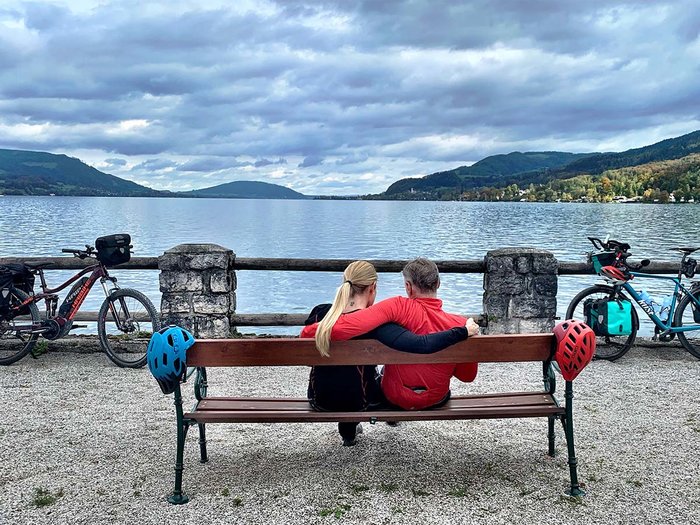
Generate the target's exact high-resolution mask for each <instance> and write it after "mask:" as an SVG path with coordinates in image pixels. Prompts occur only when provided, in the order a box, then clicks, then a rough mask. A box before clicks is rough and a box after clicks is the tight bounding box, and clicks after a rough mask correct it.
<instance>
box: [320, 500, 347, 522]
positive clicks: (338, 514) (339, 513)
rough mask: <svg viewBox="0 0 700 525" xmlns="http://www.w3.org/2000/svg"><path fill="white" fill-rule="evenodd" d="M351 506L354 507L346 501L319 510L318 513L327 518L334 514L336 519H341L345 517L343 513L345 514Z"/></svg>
mask: <svg viewBox="0 0 700 525" xmlns="http://www.w3.org/2000/svg"><path fill="white" fill-rule="evenodd" d="M351 508H352V507H351V506H350V505H347V504H345V503H341V504H340V505H338V506H336V507H333V508H327V509H321V510H319V511H318V515H319V516H321V517H322V518H326V517H328V516H333V517H335V518H336V519H340V518H342V517H343V514H345V513H346V512H347V511H349V510H350V509H351Z"/></svg>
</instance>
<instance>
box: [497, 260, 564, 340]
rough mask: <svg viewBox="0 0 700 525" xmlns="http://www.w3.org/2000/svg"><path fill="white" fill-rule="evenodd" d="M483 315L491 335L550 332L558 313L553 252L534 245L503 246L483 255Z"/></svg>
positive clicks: (556, 270) (555, 263)
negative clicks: (525, 246) (484, 267)
mask: <svg viewBox="0 0 700 525" xmlns="http://www.w3.org/2000/svg"><path fill="white" fill-rule="evenodd" d="M485 266H486V272H485V273H484V316H485V317H486V320H487V322H488V330H487V331H488V333H490V334H519V333H538V332H551V331H552V328H553V327H554V320H555V318H556V315H557V284H558V282H557V279H558V277H557V273H558V269H559V262H558V261H557V260H556V259H555V258H554V255H553V254H552V253H550V252H547V251H544V250H538V249H535V248H502V249H499V250H493V251H490V252H488V253H487V254H486V257H485Z"/></svg>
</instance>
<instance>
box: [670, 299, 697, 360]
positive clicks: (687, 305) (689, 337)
mask: <svg viewBox="0 0 700 525" xmlns="http://www.w3.org/2000/svg"><path fill="white" fill-rule="evenodd" d="M691 324H694V325H697V324H698V323H697V322H695V318H694V316H693V303H692V301H691V300H690V295H687V294H686V295H684V296H683V298H682V299H681V301H680V302H679V303H678V306H677V307H676V313H675V314H674V315H673V326H688V325H691ZM676 335H677V336H678V340H679V341H680V342H681V344H682V345H683V348H685V349H686V350H687V351H688V352H690V353H691V354H693V355H694V356H695V357H697V358H698V359H700V326H698V330H693V331H691V332H677V333H676ZM693 335H695V336H696V337H697V338H698V339H697V340H696V342H693Z"/></svg>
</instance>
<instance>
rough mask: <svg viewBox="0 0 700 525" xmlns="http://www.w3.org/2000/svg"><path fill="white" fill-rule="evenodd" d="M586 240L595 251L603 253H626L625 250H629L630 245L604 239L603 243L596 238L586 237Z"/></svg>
mask: <svg viewBox="0 0 700 525" xmlns="http://www.w3.org/2000/svg"><path fill="white" fill-rule="evenodd" d="M588 240H589V241H591V244H593V246H594V247H595V248H596V249H597V250H604V251H611V250H615V251H618V250H619V251H620V252H623V253H624V252H626V251H627V250H629V249H630V245H629V244H627V243H626V242H620V241H615V240H613V239H606V240H604V241H602V240H600V239H599V238H598V237H588Z"/></svg>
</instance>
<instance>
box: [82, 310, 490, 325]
mask: <svg viewBox="0 0 700 525" xmlns="http://www.w3.org/2000/svg"><path fill="white" fill-rule="evenodd" d="M145 315H146V314H143V315H142V316H140V317H138V316H137V319H138V320H139V321H145V320H147V317H145ZM307 317H308V314H284V313H269V314H268V313H262V314H234V315H233V316H232V317H231V320H232V324H233V326H304V321H305V320H306V318H307ZM464 317H471V318H473V319H474V321H476V323H477V324H479V325H483V324H484V322H485V321H484V317H483V315H482V314H464ZM73 320H74V321H84V322H93V323H94V322H97V312H78V313H77V314H76V316H75V318H74V319H73Z"/></svg>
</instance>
